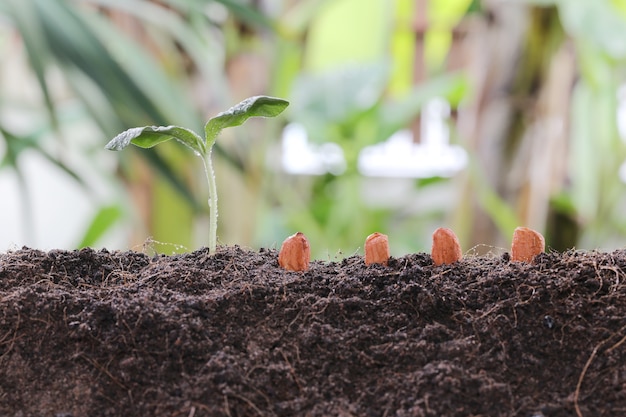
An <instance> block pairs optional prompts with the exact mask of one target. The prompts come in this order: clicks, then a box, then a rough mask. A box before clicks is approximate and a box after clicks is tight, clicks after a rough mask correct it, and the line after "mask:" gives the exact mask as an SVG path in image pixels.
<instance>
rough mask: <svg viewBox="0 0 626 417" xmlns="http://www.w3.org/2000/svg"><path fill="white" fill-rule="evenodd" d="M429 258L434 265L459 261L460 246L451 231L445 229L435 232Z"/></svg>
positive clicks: (441, 228)
mask: <svg viewBox="0 0 626 417" xmlns="http://www.w3.org/2000/svg"><path fill="white" fill-rule="evenodd" d="M430 256H431V257H432V258H433V262H434V263H435V265H442V264H452V263H454V262H456V261H460V260H461V258H462V257H463V252H461V244H460V243H459V239H458V238H457V237H456V235H455V234H454V232H453V231H452V230H450V229H447V228H445V227H440V228H439V229H437V230H435V232H434V233H433V246H432V249H431V252H430Z"/></svg>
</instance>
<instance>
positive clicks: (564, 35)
mask: <svg viewBox="0 0 626 417" xmlns="http://www.w3.org/2000/svg"><path fill="white" fill-rule="evenodd" d="M416 3H419V2H414V1H412V0H394V1H393V2H388V1H384V0H368V1H367V2H365V3H364V2H362V1H359V0H335V1H323V0H302V1H297V2H289V1H287V2H275V1H271V0H267V1H259V2H252V1H238V0H220V1H212V0H194V1H182V0H164V1H160V2H154V1H149V0H82V1H81V0H75V1H71V0H56V1H49V0H5V1H3V2H1V3H0V19H2V21H3V22H5V23H6V24H8V26H9V27H10V28H11V30H12V31H14V33H15V34H17V35H18V36H19V40H20V42H21V43H22V44H23V49H24V51H25V53H26V55H27V57H28V64H29V67H30V70H31V71H32V75H28V77H27V78H29V79H30V80H31V83H35V85H37V86H38V90H39V91H40V92H41V99H40V101H39V106H38V107H37V106H32V107H28V109H27V113H29V115H30V116H31V118H32V120H33V122H32V124H31V128H28V129H23V128H16V127H15V126H13V125H12V124H11V123H8V122H7V121H6V118H0V140H1V141H2V142H3V143H4V146H3V148H4V154H3V155H2V159H1V160H2V164H1V165H0V168H4V169H11V170H14V171H15V172H16V173H18V174H19V178H21V179H22V182H23V183H24V184H23V185H24V186H25V181H23V178H24V176H27V175H28V173H27V172H23V171H22V170H21V168H20V162H19V159H20V154H21V153H22V152H23V151H24V150H26V149H28V150H32V151H34V152H37V153H39V154H41V155H43V156H44V157H45V158H46V159H48V160H49V161H51V162H53V164H54V165H55V166H57V167H58V169H60V170H62V171H64V172H65V173H66V174H67V175H68V176H69V177H70V178H73V179H74V181H76V183H77V184H80V185H81V186H82V187H83V188H84V190H85V193H86V194H87V195H89V196H90V198H91V199H92V200H93V201H94V203H95V205H96V207H98V208H97V209H96V210H95V212H94V216H93V221H92V223H91V225H89V226H88V227H87V229H86V230H85V232H84V234H83V236H78V237H77V239H76V241H77V245H80V246H85V245H96V244H97V242H98V239H100V238H101V237H102V236H104V235H105V234H106V233H107V230H109V229H110V228H111V227H113V226H114V225H115V224H120V223H123V224H125V225H126V226H127V227H129V228H131V227H132V229H133V232H132V233H130V234H129V246H131V247H132V246H134V245H137V244H141V242H143V241H145V240H146V239H147V238H148V236H151V237H153V238H154V239H155V240H156V241H160V242H166V243H172V244H173V245H176V247H181V248H184V249H187V250H188V249H190V248H193V247H196V246H199V245H204V244H206V241H205V240H204V238H203V236H206V235H207V228H208V225H207V210H206V208H205V207H204V206H205V205H204V203H203V201H205V200H206V191H205V190H203V187H202V181H203V179H202V167H201V165H200V164H196V163H195V161H193V159H194V158H192V156H190V155H187V154H186V153H185V152H184V151H181V150H180V149H178V148H177V147H176V146H169V144H166V145H164V146H163V147H159V149H154V150H151V151H149V152H129V153H128V154H126V153H125V154H123V155H122V158H121V161H120V163H119V166H118V168H117V169H116V170H115V171H114V172H108V175H110V176H111V178H115V183H116V184H118V188H119V189H120V193H119V199H118V201H114V202H111V201H103V200H101V197H99V196H97V193H94V192H93V191H92V190H91V189H90V185H89V184H88V183H87V182H86V181H85V179H84V178H83V176H82V175H81V174H80V173H78V172H76V170H75V169H74V168H73V167H72V166H71V164H68V163H67V161H66V160H65V158H63V156H62V155H63V153H64V149H67V148H68V147H71V146H72V144H71V143H66V141H65V140H64V133H63V132H64V129H65V128H67V127H68V126H73V124H72V121H73V120H75V119H76V118H80V119H82V120H85V121H88V122H89V123H91V125H92V126H94V128H95V130H96V131H97V138H94V140H93V142H91V145H90V146H91V148H89V149H87V150H86V152H85V153H84V155H83V156H84V158H86V159H88V160H89V159H92V160H93V161H96V160H99V159H100V158H101V154H100V153H99V152H100V149H101V148H102V146H103V145H104V144H105V143H106V142H107V141H108V140H109V139H110V138H112V137H113V136H115V134H117V133H118V132H120V131H123V130H125V129H127V128H130V127H134V126H143V125H164V126H165V125H182V126H188V127H189V128H191V129H193V130H196V131H199V130H200V129H201V127H202V125H203V121H204V120H205V119H206V117H207V115H209V114H214V113H215V111H216V110H219V109H222V108H227V107H229V106H230V105H232V104H234V103H235V102H237V101H238V100H240V99H242V98H243V97H247V96H251V95H256V94H268V95H274V96H280V97H286V98H288V99H289V100H290V101H291V103H292V108H291V109H290V111H289V114H288V115H287V117H286V118H284V119H282V120H279V121H277V122H274V123H268V124H267V126H266V125H262V126H261V125H255V124H253V125H252V126H250V127H248V128H245V129H242V130H241V131H240V132H236V133H232V134H230V136H228V137H226V138H225V140H224V141H223V144H218V147H217V148H216V159H217V161H216V163H217V169H218V170H221V171H223V172H224V173H225V174H226V175H221V174H220V173H218V174H217V176H218V179H219V178H220V177H222V178H223V179H221V180H220V181H221V182H222V183H221V184H218V186H219V188H220V189H221V190H223V191H222V193H221V205H222V210H221V212H222V213H224V215H223V216H222V217H221V218H220V222H222V224H221V225H220V227H219V229H220V231H223V234H222V233H220V238H221V240H222V242H223V243H227V244H234V243H239V244H242V245H246V246H252V247H258V246H272V245H274V246H277V245H279V244H280V242H281V241H282V239H283V238H284V237H286V236H288V235H290V234H292V233H293V232H295V231H302V232H304V233H305V234H306V235H307V236H309V239H310V241H311V243H312V246H313V247H312V249H313V251H314V255H315V256H316V257H318V258H324V257H332V256H334V255H335V254H337V253H340V252H341V253H343V254H351V253H353V252H355V251H356V250H358V248H359V247H360V246H361V245H362V241H363V240H364V239H365V236H367V235H368V234H369V233H371V232H374V231H380V232H384V233H386V234H388V235H389V236H390V240H391V246H392V251H393V254H394V255H400V254H402V253H406V252H408V251H427V250H428V248H429V246H430V233H431V231H432V230H434V228H435V227H438V226H441V225H449V226H452V227H453V228H454V229H455V230H456V231H457V232H458V233H459V235H460V237H461V239H462V243H463V244H464V246H465V247H466V248H467V247H468V246H470V245H474V244H476V243H485V244H488V245H496V246H498V245H504V243H502V242H507V241H508V240H509V239H510V236H511V234H512V231H513V228H514V227H515V226H517V225H519V223H525V224H526V225H530V226H532V227H535V228H538V229H541V230H542V231H543V232H545V233H547V238H548V246H550V245H553V247H556V248H559V249H562V248H563V247H571V246H577V247H585V248H594V247H615V246H624V244H625V243H624V242H626V239H625V236H626V220H625V219H624V216H623V215H622V214H621V213H623V212H624V209H626V193H625V192H624V191H625V190H624V184H623V183H621V182H619V181H618V178H617V171H618V168H619V166H620V164H621V163H622V162H623V161H624V159H626V152H625V151H624V145H623V143H622V141H620V139H619V136H618V132H617V128H616V110H617V106H618V100H617V90H618V87H619V86H620V85H621V84H623V83H624V78H625V76H626V72H625V71H624V69H625V63H626V6H624V4H623V2H619V1H609V0H604V1H590V2H583V1H580V2H578V1H568V0H552V1H551V0H527V1H525V2H520V3H519V4H518V5H516V6H515V10H517V12H516V13H518V14H519V16H518V17H516V18H515V20H514V22H515V25H512V26H511V30H510V33H511V36H513V35H512V34H513V31H514V26H516V25H520V26H524V30H523V31H521V32H520V33H522V35H521V36H520V40H519V42H518V43H517V44H516V43H514V42H511V43H510V45H513V46H511V48H512V49H517V48H519V49H522V50H525V51H526V53H525V55H523V54H522V55H519V54H518V55H516V54H515V52H516V51H515V50H512V51H504V52H510V54H511V59H515V57H517V59H518V60H519V61H517V62H516V64H515V65H508V66H506V65H501V66H489V63H487V62H483V60H487V59H490V55H489V54H483V53H476V50H472V49H469V50H468V51H466V52H465V54H466V55H468V56H465V57H464V59H465V64H466V65H465V66H456V67H454V66H453V65H452V61H453V58H454V57H455V56H456V57H458V56H460V55H463V54H462V53H461V54H460V55H459V52H458V51H456V52H455V51H454V50H453V49H454V48H455V47H456V46H458V44H459V43H462V42H461V41H462V40H463V39H464V38H467V39H465V41H464V42H466V43H471V42H475V43H478V44H479V43H480V42H483V43H484V45H481V46H482V50H486V51H488V52H492V51H491V50H492V49H495V48H497V46H496V45H509V44H506V43H501V44H500V43H498V39H499V38H498V36H500V37H506V30H508V29H507V28H506V27H505V28H504V29H505V30H504V32H498V33H496V32H495V31H493V30H492V28H493V27H494V26H497V25H498V24H499V22H498V19H499V18H500V17H501V16H500V15H501V14H502V13H503V11H502V10H499V9H497V5H496V6H494V5H492V4H487V3H486V2H485V4H483V2H481V1H479V0H474V1H469V0H437V1H427V2H424V4H426V5H427V8H426V10H416V8H415V7H416ZM508 10H509V11H507V12H506V13H512V12H510V10H511V8H509V9H508ZM424 13H425V14H424ZM416 22H417V23H416ZM419 22H422V23H423V22H426V25H425V26H424V27H422V26H419V24H418V23H419ZM494 22H495V23H494ZM500 24H502V25H504V26H506V25H505V24H503V23H501V22H500ZM459 28H462V30H460V29H459ZM422 29H423V30H424V32H423V33H422V32H420V30H422ZM459 33H462V34H463V35H459ZM477 33H478V35H477ZM503 33H504V34H503ZM481 36H482V37H483V38H480V37H481ZM477 39H478V40H477ZM480 39H482V40H480ZM420 40H421V41H423V44H421V45H420V48H418V47H417V46H416V45H417V43H416V42H421V41H420ZM568 54H570V55H573V56H574V59H571V60H569V61H568V60H567V56H568ZM520 56H523V59H522V58H520ZM564 56H565V57H566V58H563V57H564ZM420 57H421V59H423V60H424V61H425V63H426V65H425V68H424V69H423V70H424V74H423V78H420V79H418V80H416V71H417V65H418V64H417V62H418V60H419V59H420ZM560 60H561V61H563V62H566V64H564V65H565V66H564V67H563V68H566V69H567V71H571V73H572V74H573V75H572V79H573V80H574V81H573V83H572V85H571V88H569V93H568V95H567V96H563V97H561V98H560V99H561V101H559V100H558V98H557V101H556V102H558V103H563V104H558V105H556V107H558V106H566V107H567V108H566V109H564V111H563V113H564V114H567V115H568V116H567V119H566V120H565V119H563V123H564V124H565V126H564V128H563V131H564V132H566V133H565V137H566V141H565V143H564V144H563V146H565V147H566V152H565V153H558V152H555V153H554V155H553V154H550V155H551V156H550V158H553V159H549V158H548V159H546V158H544V159H543V160H540V159H539V158H538V156H537V154H538V153H541V152H537V151H536V149H537V147H532V149H533V151H532V152H526V151H524V149H526V147H527V146H530V145H528V144H529V143H530V142H532V140H535V141H537V142H538V143H539V145H540V144H541V141H542V140H543V139H541V137H539V138H538V137H537V136H536V134H535V136H534V138H535V139H532V138H533V136H532V135H533V132H536V131H540V132H541V131H542V129H543V128H542V127H541V126H544V125H545V123H544V122H545V121H546V120H548V119H550V117H553V116H554V115H552V114H551V113H549V112H547V111H546V110H545V109H546V106H545V105H544V104H542V103H544V101H542V100H544V99H542V98H541V97H542V94H544V92H545V94H547V95H549V94H553V93H552V92H551V91H552V90H550V88H552V84H551V83H553V82H554V76H552V77H553V78H550V77H551V76H550V71H556V69H558V68H559V67H558V65H560V64H559V62H561V61H560ZM567 65H570V67H567ZM483 67H484V68H488V70H485V71H487V74H486V75H484V74H483V75H481V76H479V77H477V76H476V73H477V71H476V68H483ZM489 71H490V72H489ZM58 74H60V76H61V79H62V85H60V86H59V85H58V77H57V75H58ZM500 79H506V80H510V82H503V83H501V84H498V83H497V82H498V80H500ZM489 87H492V88H493V89H492V90H489ZM494 94H502V95H503V96H505V99H504V101H503V102H506V104H505V105H504V107H507V109H510V110H508V112H509V113H506V114H504V113H503V114H504V115H503V116H502V117H501V118H498V119H497V122H496V121H494V120H496V119H493V118H491V116H490V115H491V113H490V112H493V110H494V108H498V106H499V105H500V102H498V101H496V100H494V97H493V95H494ZM68 95H69V96H71V97H72V100H73V101H72V106H69V105H68V100H67V96H68ZM570 95H571V97H570ZM433 97H445V98H446V99H447V100H448V101H449V102H450V103H451V105H452V108H453V110H454V113H455V114H456V113H457V111H458V114H459V115H460V118H461V119H463V115H464V114H465V115H467V114H470V117H469V118H470V119H472V120H474V124H473V125H479V124H480V123H481V121H482V122H484V123H487V125H488V124H489V123H491V124H492V125H497V124H499V123H502V124H505V125H506V124H508V125H507V126H505V127H503V128H502V129H500V131H499V133H498V134H497V136H498V138H499V139H498V140H494V141H493V142H484V143H486V144H483V142H481V141H482V140H484V139H485V138H486V137H487V136H489V135H488V134H487V133H485V132H487V130H488V129H486V128H483V129H482V130H481V129H475V131H473V132H470V131H469V130H465V129H466V128H459V130H455V123H454V121H452V122H451V128H452V140H453V141H454V142H456V143H459V144H462V145H463V146H464V147H465V148H466V149H467V151H468V152H469V154H470V160H471V163H470V166H469V168H468V169H467V170H466V172H465V173H464V174H462V175H461V176H459V177H457V178H453V179H441V178H430V179H421V180H410V181H409V183H408V188H406V190H407V191H406V192H407V193H411V194H412V195H413V194H415V195H416V196H418V197H417V198H415V199H411V200H408V201H409V203H407V205H406V206H405V207H397V206H395V207H390V206H385V205H375V204H374V205H372V204H371V202H369V201H366V200H365V199H364V198H363V187H365V186H367V184H366V183H365V182H364V180H363V178H362V177H361V176H360V175H359V174H358V171H357V168H356V160H357V156H358V152H359V151H360V149H362V148H363V147H364V146H367V145H370V144H375V143H380V142H381V141H383V140H385V139H386V138H388V137H389V136H390V135H391V133H393V132H394V131H396V130H397V129H399V128H404V127H410V126H412V125H414V123H415V120H416V117H417V116H418V115H419V114H420V111H421V109H422V107H423V105H424V103H426V102H427V101H428V100H429V99H431V98H433ZM570 98H571V99H570ZM546 100H547V99H546ZM548 102H549V100H548ZM553 102H554V100H553ZM23 107H24V103H23V102H21V101H20V100H17V101H16V100H15V99H14V98H9V97H7V96H4V95H3V93H2V92H1V91H0V110H2V109H6V108H23ZM468 109H469V110H468ZM42 114H44V115H45V118H43V117H42ZM494 114H496V113H494ZM510 114H513V116H511V117H509V115H510ZM559 117H561V116H559ZM465 119H468V117H465ZM287 120H288V121H292V122H298V123H301V124H302V125H303V126H305V127H306V129H307V133H308V136H309V139H310V140H311V141H312V142H314V143H323V142H329V141H331V142H335V143H337V144H339V145H340V146H341V147H342V149H343V150H344V154H345V156H346V159H347V170H346V172H345V173H344V174H342V175H337V176H335V175H331V174H327V175H323V176H319V177H304V176H287V175H286V174H284V173H283V172H281V171H280V169H279V167H278V166H277V165H278V163H276V162H271V163H269V164H268V163H267V159H268V156H267V155H268V154H272V153H273V152H274V151H275V148H276V147H277V144H278V139H279V137H280V131H281V124H283V123H285V122H286V121H287ZM462 122H463V120H459V126H468V124H462ZM542 123H544V124H542ZM469 126H472V124H471V123H470V124H469ZM49 141H54V145H55V149H56V151H55V152H51V151H50V150H49V149H50V146H49V143H48V142H49ZM547 141H548V139H545V143H546V145H545V146H546V147H547V146H548V145H547V144H548V142H547ZM494 144H495V145H494ZM220 145H221V146H220ZM485 148H488V149H487V150H488V152H487V151H486V150H485ZM529 149H530V148H529ZM546 154H547V153H546ZM529 155H530V156H529ZM533 155H535V156H533ZM557 159H558V160H557ZM95 165H97V164H96V163H95V162H94V166H95ZM268 165H269V166H268ZM557 165H558V166H560V165H564V166H565V168H563V170H562V171H560V172H559V173H558V174H555V173H554V172H553V171H554V169H553V168H554V166H557ZM516 166H523V167H526V168H528V167H531V166H532V167H533V169H535V171H534V172H538V173H539V179H536V178H531V177H532V175H531V174H532V173H529V172H530V170H528V169H526V170H522V171H524V174H520V175H518V176H516V175H513V174H511V175H509V173H510V172H513V171H514V172H517V171H516V170H517V168H514V167H516ZM492 167H496V168H493V169H492ZM494 172H495V173H496V174H494ZM541 178H545V181H546V182H550V187H547V188H545V187H542V186H541V183H542V180H541ZM405 183H406V182H405ZM381 187H383V188H384V187H385V185H384V184H383V185H382V186H381ZM544 188H545V189H544ZM122 189H123V190H126V193H122V192H121V190H122ZM546 190H547V191H546ZM370 192H371V190H370ZM25 196H26V193H24V194H23V196H22V198H24V201H23V205H24V206H25V207H28V206H29V204H30V203H29V201H28V199H27V198H25ZM537 196H540V197H537ZM26 210H32V208H30V209H29V208H26ZM172 213H177V214H176V215H173V216H172ZM481 213H482V216H483V217H485V218H486V220H484V221H483V220H480V216H481ZM529 213H531V214H529ZM532 213H539V214H538V215H532ZM137 219H139V220H137ZM527 223H531V224H527ZM485 225H487V226H485ZM24 227H28V226H27V225H25V226H24ZM489 228H492V229H493V232H492V233H491V234H489V233H486V232H485V233H482V232H483V231H486V230H487V229H489ZM476 239H478V242H477V241H476Z"/></svg>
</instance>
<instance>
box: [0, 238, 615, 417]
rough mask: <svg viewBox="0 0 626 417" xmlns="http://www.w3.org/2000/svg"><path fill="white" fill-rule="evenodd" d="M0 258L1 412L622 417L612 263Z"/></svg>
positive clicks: (230, 254)
mask: <svg viewBox="0 0 626 417" xmlns="http://www.w3.org/2000/svg"><path fill="white" fill-rule="evenodd" d="M277 257H278V255H277V253H276V251H274V250H261V251H260V252H253V251H248V250H244V249H241V248H238V247H221V248H219V249H218V252H217V253H216V254H215V255H214V256H208V253H207V251H206V250H199V251H196V252H193V253H190V254H185V255H174V256H163V255H158V256H154V257H150V256H147V255H145V254H142V253H137V252H109V251H106V250H102V251H94V250H91V249H83V250H80V251H50V252H42V251H37V250H31V249H27V248H24V249H22V250H18V251H14V252H8V253H4V254H0V415H2V416H57V417H61V416H64V417H69V416H74V417H78V416H121V415H124V416H190V417H193V416H231V417H234V416H255V415H258V416H296V415H303V416H304V415H306V416H480V415H482V416H528V417H542V416H544V417H548V416H549V417H552V416H555V417H556V416H590V417H591V416H623V415H626V343H625V341H626V282H625V281H626V252H624V251H617V252H613V253H598V252H568V253H564V254H542V255H540V256H539V257H537V258H536V259H535V261H534V262H533V263H532V264H525V263H518V262H511V261H510V260H509V257H508V255H507V254H504V255H503V256H501V257H474V258H471V257H470V258H466V259H464V260H462V261H461V262H458V263H456V264H453V265H444V266H434V265H433V263H432V260H431V258H430V256H429V255H426V254H412V255H407V256H404V257H402V258H392V259H391V260H390V262H389V265H388V266H387V267H384V266H379V265H372V266H367V267H366V266H365V264H364V261H363V258H362V257H359V256H353V257H350V258H347V259H345V260H343V261H341V262H330V263H328V262H326V263H322V262H319V261H315V262H312V264H311V268H310V270H308V271H307V272H304V273H294V272H286V271H283V270H282V269H281V268H279V266H278V262H277Z"/></svg>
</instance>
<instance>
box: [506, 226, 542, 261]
mask: <svg viewBox="0 0 626 417" xmlns="http://www.w3.org/2000/svg"><path fill="white" fill-rule="evenodd" d="M545 249H546V241H545V239H544V238H543V236H542V235H541V233H539V232H536V231H534V230H533V229H529V228H528V227H518V228H517V229H515V232H513V243H512V244H511V260H513V261H519V262H532V260H533V259H534V258H535V256H537V255H539V254H540V253H541V252H543V251H545Z"/></svg>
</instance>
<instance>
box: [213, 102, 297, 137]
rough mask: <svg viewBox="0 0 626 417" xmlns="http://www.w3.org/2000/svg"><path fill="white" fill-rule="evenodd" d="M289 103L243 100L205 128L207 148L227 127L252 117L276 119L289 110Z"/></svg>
mask: <svg viewBox="0 0 626 417" xmlns="http://www.w3.org/2000/svg"><path fill="white" fill-rule="evenodd" d="M288 105H289V102H288V101H287V100H283V99H282V98H276V97H268V96H255V97H250V98H247V99H245V100H243V101H242V102H241V103H239V104H237V105H235V106H233V107H231V108H230V109H228V110H226V111H225V112H222V113H220V114H218V115H217V116H215V117H213V118H211V119H210V120H209V121H208V122H207V124H206V125H205V127H204V131H205V133H206V146H208V147H209V148H210V147H211V146H212V145H213V143H214V142H215V139H216V138H217V136H218V135H219V133H220V132H221V131H222V129H225V128H227V127H234V126H239V125H241V124H243V123H244V122H245V121H246V120H248V119H249V118H250V117H275V116H278V115H279V114H281V113H282V112H283V110H285V109H286V108H287V106H288Z"/></svg>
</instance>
